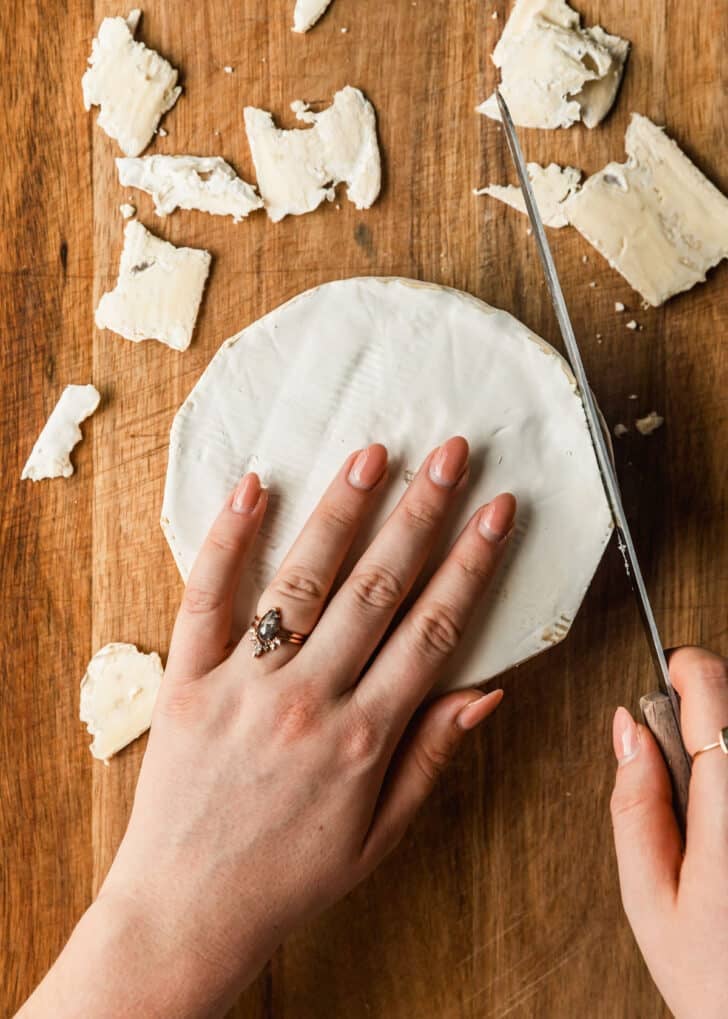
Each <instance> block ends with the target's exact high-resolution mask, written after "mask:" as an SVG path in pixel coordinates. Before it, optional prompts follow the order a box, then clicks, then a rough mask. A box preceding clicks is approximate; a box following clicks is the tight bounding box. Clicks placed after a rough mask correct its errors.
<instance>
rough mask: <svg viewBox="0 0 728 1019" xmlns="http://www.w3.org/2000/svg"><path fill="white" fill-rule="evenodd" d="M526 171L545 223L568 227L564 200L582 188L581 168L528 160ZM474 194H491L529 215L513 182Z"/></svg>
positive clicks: (518, 189) (518, 188) (490, 187)
mask: <svg viewBox="0 0 728 1019" xmlns="http://www.w3.org/2000/svg"><path fill="white" fill-rule="evenodd" d="M527 170H528V176H529V178H530V180H531V185H532V187H533V193H534V197H535V198H536V204H537V205H538V210H539V212H540V213H541V219H542V220H543V222H544V225H545V226H552V227H563V226H567V225H568V222H569V221H568V219H567V218H566V215H565V213H564V202H565V201H566V200H567V198H569V197H571V195H572V194H573V193H574V192H575V191H576V189H577V188H578V187H579V181H580V179H581V170H577V169H576V168H575V167H573V166H565V167H561V166H558V165H557V164H556V163H550V164H549V165H548V166H546V167H543V166H540V165H539V164H538V163H529V164H528V166H527ZM475 194H476V195H490V197H491V198H497V199H498V201H499V202H505V204H506V205H510V206H511V208H513V209H517V210H518V211H519V212H522V213H524V214H526V215H527V212H526V203H525V201H524V199H523V194H522V192H521V189H520V187H516V186H514V185H511V184H506V185H503V184H490V185H489V186H488V187H487V188H480V189H479V190H477V191H476V192H475Z"/></svg>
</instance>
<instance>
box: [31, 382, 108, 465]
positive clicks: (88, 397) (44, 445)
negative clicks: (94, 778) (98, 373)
mask: <svg viewBox="0 0 728 1019" xmlns="http://www.w3.org/2000/svg"><path fill="white" fill-rule="evenodd" d="M100 400H101V396H100V394H99V391H98V390H97V389H96V388H95V387H94V386H66V388H65V389H64V390H63V392H62V393H61V397H60V399H59V401H58V403H57V404H56V406H55V407H54V408H53V411H52V412H51V416H50V417H49V418H48V420H47V421H46V423H45V425H44V426H43V431H42V432H41V433H40V435H39V436H38V439H37V440H36V443H35V445H34V446H33V450H32V452H31V454H30V456H29V457H28V460H27V463H26V464H25V467H23V473H22V474H21V475H20V477H21V479H22V480H23V481H26V480H30V481H41V480H42V479H43V478H70V476H71V475H72V474H73V464H72V463H71V452H72V450H73V449H74V447H75V446H76V445H77V444H78V443H79V442H80V441H81V439H83V434H82V432H81V429H80V428H79V425H80V424H81V422H82V421H85V420H86V418H87V417H90V416H91V415H92V414H93V412H94V411H95V410H96V408H97V407H98V405H99V401H100Z"/></svg>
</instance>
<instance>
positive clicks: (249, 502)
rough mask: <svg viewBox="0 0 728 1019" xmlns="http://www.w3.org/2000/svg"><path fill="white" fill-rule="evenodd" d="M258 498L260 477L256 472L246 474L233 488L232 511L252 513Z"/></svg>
mask: <svg viewBox="0 0 728 1019" xmlns="http://www.w3.org/2000/svg"><path fill="white" fill-rule="evenodd" d="M258 499H260V478H259V477H258V475H257V474H246V475H245V477H244V478H243V479H242V481H240V483H239V484H238V487H237V488H236V489H235V495H234V496H233V502H232V511H233V513H252V512H253V510H254V509H255V507H256V506H257V505H258Z"/></svg>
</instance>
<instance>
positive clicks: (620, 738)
mask: <svg viewBox="0 0 728 1019" xmlns="http://www.w3.org/2000/svg"><path fill="white" fill-rule="evenodd" d="M612 745H613V747H614V756H615V757H616V758H617V762H618V763H619V766H620V768H621V767H622V765H623V764H629V762H630V761H633V760H634V758H635V757H636V756H637V753H638V751H639V748H640V733H639V729H638V728H637V726H636V725H635V723H634V720H633V718H632V716H631V715H630V713H629V711H627V709H626V708H617V710H616V712H615V713H614V723H613V725H612Z"/></svg>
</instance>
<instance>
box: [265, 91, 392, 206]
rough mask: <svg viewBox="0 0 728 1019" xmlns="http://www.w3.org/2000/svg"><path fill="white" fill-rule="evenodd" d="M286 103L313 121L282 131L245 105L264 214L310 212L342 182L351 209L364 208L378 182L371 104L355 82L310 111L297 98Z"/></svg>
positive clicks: (301, 117) (332, 195)
mask: <svg viewBox="0 0 728 1019" xmlns="http://www.w3.org/2000/svg"><path fill="white" fill-rule="evenodd" d="M291 108H292V109H293V111H294V113H295V114H296V117H297V118H298V119H299V120H301V121H303V122H305V123H309V124H312V125H313V126H312V127H311V128H308V129H305V130H304V129H301V128H294V129H293V130H291V131H284V130H281V129H280V128H278V127H276V126H275V124H274V123H273V118H272V116H271V115H270V113H267V112H266V111H265V110H258V109H256V108H255V107H253V106H248V107H246V109H245V129H246V131H247V133H248V142H249V144H250V151H251V153H252V155H253V162H254V163H255V171H256V174H257V177H258V188H259V190H260V193H261V195H262V196H263V201H264V203H265V207H266V210H267V212H268V215H269V217H270V218H271V219H272V220H273V222H274V223H277V222H278V221H279V220H281V219H283V217H284V216H288V215H292V216H300V215H302V214H303V213H305V212H311V211H313V209H316V208H317V207H318V206H319V205H320V204H321V202H323V200H324V199H328V201H330V202H331V201H333V200H334V198H335V196H336V186H337V184H340V183H342V182H345V183H346V186H347V196H348V198H349V201H351V202H353V203H354V205H355V206H356V207H357V209H368V208H369V206H370V205H372V203H373V202H374V201H375V200H376V198H377V195H378V194H379V188H380V186H381V167H380V160H379V146H378V144H377V129H376V120H375V116H374V108H373V107H372V104H371V103H370V102H369V101H368V100H367V99H366V98H365V97H364V96H363V95H362V93H361V92H360V91H359V89H358V88H352V87H351V86H350V85H347V86H346V87H345V88H343V89H341V91H339V92H337V93H336V95H335V96H334V100H333V103H332V104H331V106H329V108H328V109H326V110H324V111H323V112H322V113H313V112H312V111H311V110H309V108H308V105H307V104H306V103H303V102H302V101H301V100H300V99H299V100H296V101H295V102H294V103H292V104H291Z"/></svg>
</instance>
